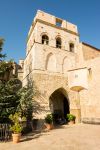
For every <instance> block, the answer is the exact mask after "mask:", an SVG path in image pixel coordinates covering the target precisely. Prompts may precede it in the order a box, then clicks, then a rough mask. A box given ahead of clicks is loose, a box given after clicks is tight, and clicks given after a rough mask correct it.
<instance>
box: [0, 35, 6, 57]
mask: <svg viewBox="0 0 100 150" xmlns="http://www.w3.org/2000/svg"><path fill="white" fill-rule="evenodd" d="M3 44H4V39H3V38H0V58H5V57H6V55H5V54H2V49H3V48H2V47H3Z"/></svg>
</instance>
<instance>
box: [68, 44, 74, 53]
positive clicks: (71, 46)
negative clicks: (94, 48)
mask: <svg viewBox="0 0 100 150" xmlns="http://www.w3.org/2000/svg"><path fill="white" fill-rule="evenodd" d="M69 51H70V52H74V44H73V43H70V44H69Z"/></svg>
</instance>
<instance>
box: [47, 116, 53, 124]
mask: <svg viewBox="0 0 100 150" xmlns="http://www.w3.org/2000/svg"><path fill="white" fill-rule="evenodd" d="M45 122H46V123H48V124H52V122H53V116H52V114H47V115H46V117H45Z"/></svg>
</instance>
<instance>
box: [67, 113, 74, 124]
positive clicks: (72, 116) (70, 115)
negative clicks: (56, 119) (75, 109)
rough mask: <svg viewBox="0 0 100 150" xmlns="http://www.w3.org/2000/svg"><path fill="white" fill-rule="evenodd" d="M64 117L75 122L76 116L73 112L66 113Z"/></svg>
mask: <svg viewBox="0 0 100 150" xmlns="http://www.w3.org/2000/svg"><path fill="white" fill-rule="evenodd" d="M66 119H67V120H68V122H73V123H75V119H76V117H75V116H74V115H73V114H67V116H66Z"/></svg>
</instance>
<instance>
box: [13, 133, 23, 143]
mask: <svg viewBox="0 0 100 150" xmlns="http://www.w3.org/2000/svg"><path fill="white" fill-rule="evenodd" d="M20 137H21V133H14V134H12V138H13V143H18V142H19V141H20Z"/></svg>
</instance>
